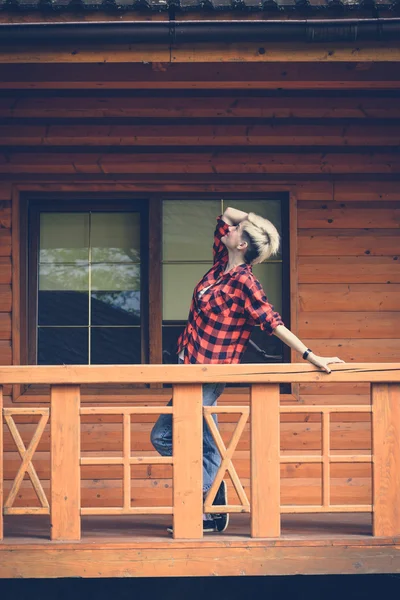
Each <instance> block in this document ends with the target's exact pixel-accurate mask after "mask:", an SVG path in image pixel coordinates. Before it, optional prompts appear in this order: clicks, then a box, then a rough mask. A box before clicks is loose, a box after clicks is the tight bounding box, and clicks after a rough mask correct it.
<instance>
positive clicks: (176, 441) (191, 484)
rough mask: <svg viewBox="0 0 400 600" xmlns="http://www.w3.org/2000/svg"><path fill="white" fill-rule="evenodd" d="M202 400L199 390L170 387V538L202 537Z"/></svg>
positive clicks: (177, 386)
mask: <svg viewBox="0 0 400 600" xmlns="http://www.w3.org/2000/svg"><path fill="white" fill-rule="evenodd" d="M202 407H203V398H202V386H201V384H196V385H192V384H191V385H186V384H185V385H174V393H173V459H174V467H173V473H174V483H173V487H174V491H173V494H174V537H175V538H181V539H188V538H200V537H202V535H203V523H202V519H203V516H202V515H203V489H202V487H203V486H202V481H203V465H202V463H203V460H202V458H203V452H202V449H203V408H202Z"/></svg>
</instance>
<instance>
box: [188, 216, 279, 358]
mask: <svg viewBox="0 0 400 600" xmlns="http://www.w3.org/2000/svg"><path fill="white" fill-rule="evenodd" d="M228 228H229V225H227V224H226V223H225V222H224V221H223V220H222V218H221V217H218V218H217V227H216V230H215V234H214V246H213V254H214V264H213V266H212V267H211V269H210V270H209V271H208V272H207V273H206V274H205V275H204V277H203V279H202V280H201V281H200V282H199V283H198V284H197V286H196V287H195V289H194V292H193V297H192V302H191V305H190V312H189V318H188V322H187V325H186V327H185V330H184V331H183V333H182V334H181V335H180V337H179V339H178V353H180V352H181V351H182V350H183V351H184V363H185V364H190V363H192V364H193V363H201V364H203V363H213V364H231V363H239V362H240V359H241V357H242V355H243V353H244V351H245V350H246V346H247V343H248V340H249V338H250V334H251V330H252V329H253V326H254V325H260V327H261V329H262V330H264V331H265V332H266V333H267V334H269V335H271V334H272V333H273V331H274V329H275V328H276V327H278V325H283V321H282V319H281V317H280V315H279V314H278V313H277V312H275V310H274V307H273V306H272V305H271V304H270V303H269V302H268V300H267V296H266V295H265V292H264V290H263V288H262V287H261V284H260V282H259V281H258V280H257V279H256V277H255V276H254V274H253V271H252V268H251V265H246V264H242V265H238V266H236V267H235V268H234V269H232V270H231V271H229V272H228V273H224V269H225V267H226V264H227V262H228V251H227V249H226V247H225V246H224V244H223V243H222V242H221V238H222V237H223V236H224V235H225V234H226V233H227V232H228ZM208 286H211V287H210V288H209V289H207V290H206V291H205V292H204V293H203V294H201V295H200V297H199V292H201V291H202V290H203V289H204V288H207V287H208Z"/></svg>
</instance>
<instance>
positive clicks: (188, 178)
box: [0, 86, 400, 506]
mask: <svg viewBox="0 0 400 600" xmlns="http://www.w3.org/2000/svg"><path fill="white" fill-rule="evenodd" d="M371 87H373V86H371ZM399 99H400V95H399V94H398V93H397V92H393V91H387V90H378V91H371V90H361V91H360V90H354V91H353V92H350V91H348V90H343V91H338V90H336V91H330V92H326V91H318V90H314V91H311V90H309V91H307V90H302V91H300V92H299V91H286V92H277V91H271V92H263V93H261V92H260V91H258V92H257V93H256V92H254V91H253V92H250V93H249V95H247V96H246V94H245V92H244V91H243V90H241V91H239V92H236V93H235V90H230V91H229V90H228V91H227V90H225V91H218V90H209V91H202V92H201V93H197V94H196V92H189V91H179V90H175V91H169V92H168V93H164V94H163V93H162V92H159V93H157V92H154V93H153V92H151V91H150V92H149V91H148V92H147V93H146V94H145V93H144V92H143V93H141V94H138V93H136V92H131V93H126V91H125V92H118V91H115V90H114V91H113V92H101V93H98V92H94V91H90V90H86V91H85V92H84V93H80V92H77V91H76V92H71V91H68V92H58V91H57V90H56V89H51V90H38V91H36V92H24V91H23V90H21V91H20V92H19V93H18V94H17V93H15V92H11V91H8V92H7V93H4V95H2V96H0V137H1V149H0V178H1V179H0V201H1V204H0V362H1V363H2V364H11V362H12V348H11V311H12V290H11V281H12V256H11V247H12V246H11V202H12V197H14V198H15V197H16V196H17V194H18V193H19V192H20V191H21V190H22V191H23V190H25V191H27V190H32V191H37V192H40V191H43V192H48V191H53V192H55V193H56V192H59V191H64V192H71V193H74V192H78V191H82V192H91V191H95V192H109V193H110V195H112V194H113V193H116V192H132V193H137V192H142V193H143V196H144V197H145V196H146V195H149V194H151V193H154V194H156V195H162V194H163V193H166V192H172V193H175V192H176V193H179V192H184V193H186V194H187V195H188V197H190V195H195V194H207V193H209V192H219V193H221V194H223V195H224V197H225V198H226V197H228V196H229V194H232V193H234V194H242V195H245V194H246V195H247V194H251V193H253V192H257V193H262V191H265V190H268V191H273V190H287V191H289V192H290V193H291V195H292V200H293V202H292V206H293V207H295V208H296V210H293V211H292V215H291V240H292V277H293V282H292V283H293V284H294V285H293V288H292V314H293V330H294V331H295V332H296V333H298V335H299V336H300V337H301V338H302V339H303V341H304V342H305V343H306V344H307V345H308V346H310V347H311V348H312V349H313V350H314V351H315V352H317V353H320V354H324V355H335V356H336V355H338V356H340V357H341V358H343V359H344V360H346V361H349V362H351V361H357V362H360V361H374V362H379V361H398V360H399V356H400V333H399V332H400V258H398V256H399V252H400V243H399V241H400V237H399V226H400V184H399V174H400V155H399V153H398V145H399V131H400V130H399V125H398V123H399V118H400V102H399ZM14 302H16V298H15V297H14ZM15 305H16V304H15ZM297 358H298V360H301V359H300V358H299V357H297ZM326 381H327V383H326V384H323V385H322V384H321V385H303V386H300V389H299V400H300V401H301V402H303V403H304V404H305V414H304V415H285V416H283V417H282V426H281V427H282V430H281V434H282V449H283V450H285V451H288V450H299V449H302V450H318V449H319V448H320V443H321V441H320V440H321V425H320V423H319V418H318V416H317V415H310V414H307V411H306V408H307V406H306V405H307V404H310V403H311V404H314V403H338V402H340V403H348V404H355V403H364V402H368V388H367V386H365V385H355V386H347V385H341V386H338V385H335V386H332V385H329V377H328V376H326ZM160 394H162V392H161V391H157V390H150V391H149V392H141V395H138V396H137V398H136V399H137V401H143V400H146V401H147V402H149V403H156V402H160V401H161V402H163V401H164V400H165V399H166V398H167V396H166V395H165V393H164V395H163V396H162V395H161V396H160ZM246 397H247V396H246V393H245V392H243V391H242V392H241V393H237V392H234V391H232V392H229V393H226V394H225V395H224V397H223V401H226V402H228V403H231V402H232V401H235V402H237V403H240V402H244V401H246ZM160 398H161V400H160ZM41 399H42V400H43V398H42V397H41ZM91 399H92V400H93V401H95V395H94V396H93V397H91ZM11 403H12V400H11V396H10V390H9V389H8V390H6V406H7V405H10V404H11ZM19 405H22V404H19ZM83 421H84V422H83V431H82V450H83V451H94V452H99V451H107V452H108V453H111V452H113V453H119V452H120V451H121V449H122V427H121V424H120V423H119V422H118V418H114V417H101V418H100V417H99V418H97V417H85V418H84V419H83ZM151 421H152V418H150V417H149V418H145V417H141V418H140V421H138V420H136V422H134V423H133V425H132V441H133V448H134V450H135V452H138V453H139V454H140V453H142V452H146V453H147V452H150V451H151V446H150V441H149V433H150V429H151V426H152V423H151ZM332 421H333V423H332V437H331V443H332V448H333V449H334V450H340V449H345V450H349V449H354V450H357V453H361V452H363V451H366V452H367V451H369V450H370V447H371V428H370V420H369V417H368V415H363V414H360V415H355V414H344V415H337V416H336V417H335V416H334V417H333V418H332ZM33 422H34V419H33V418H32V419H30V418H25V419H24V421H23V422H22V421H21V423H20V425H19V427H20V430H21V432H22V437H23V439H24V442H25V444H27V443H28V442H29V440H30V438H31V436H32V433H33V429H34V425H33ZM233 429H234V422H233V421H232V417H231V416H226V417H225V418H224V417H223V418H222V419H221V430H222V431H223V435H224V438H225V441H227V440H228V439H229V438H230V436H231V435H232V431H233ZM48 436H49V432H48V431H46V433H45V435H44V437H43V439H42V441H41V443H40V445H39V448H38V452H37V455H36V459H35V461H34V464H35V466H36V468H37V471H38V474H39V477H41V479H43V480H45V488H46V489H47V490H48V489H49V482H48V477H49V453H48V452H49V439H48ZM5 445H6V446H5V452H6V454H5V457H6V461H5V468H6V479H7V480H8V481H7V482H6V489H9V488H10V486H11V480H12V479H13V478H14V476H15V473H16V471H17V469H18V465H19V457H18V454H17V452H16V448H15V446H14V444H13V442H12V440H11V438H10V435H9V432H8V431H5ZM235 464H236V465H237V468H238V471H239V475H240V476H241V477H242V479H243V480H244V482H245V483H246V485H247V486H248V473H249V470H248V469H249V430H248V429H246V431H245V434H244V437H243V439H242V440H241V442H240V443H239V448H238V452H237V453H236V461H235ZM331 471H332V482H333V488H332V500H333V501H334V502H338V503H346V502H349V503H350V502H351V503H361V502H366V503H367V502H369V501H370V494H371V487H370V477H371V468H370V466H369V465H368V464H357V465H355V466H351V465H348V464H339V465H333V466H332V469H331ZM121 475H122V471H121V469H120V468H119V467H85V468H83V469H82V477H83V483H82V486H83V489H82V499H83V505H84V506H88V505H91V506H94V505H113V504H114V505H116V504H120V502H121V498H122V485H121V479H120V478H121ZM170 475H171V474H170V470H169V467H164V466H162V467H160V466H149V467H147V466H138V467H133V469H132V498H133V500H132V505H139V504H141V505H143V504H145V503H146V502H148V503H149V504H163V505H165V504H167V503H168V501H169V499H170V498H171V480H170ZM282 475H283V484H282V500H283V502H285V503H291V504H295V503H296V502H297V503H303V502H304V503H313V502H316V503H318V502H319V501H320V499H321V490H320V467H319V466H318V465H311V464H296V465H284V466H282ZM17 503H18V504H19V505H24V504H27V505H34V504H35V494H34V492H33V490H32V486H31V484H30V482H29V481H28V480H27V479H26V480H25V481H24V484H23V487H22V491H21V493H20V495H19V497H18V500H17Z"/></svg>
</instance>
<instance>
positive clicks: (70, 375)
mask: <svg viewBox="0 0 400 600" xmlns="http://www.w3.org/2000/svg"><path fill="white" fill-rule="evenodd" d="M211 382H212V383H249V384H250V383H317V382H318V383H321V382H326V383H328V382H329V383H374V382H377V383H399V382H400V363H354V364H348V363H345V364H338V365H332V373H330V374H329V375H328V374H327V373H324V372H322V371H321V370H320V369H317V368H316V367H314V366H312V365H310V364H309V363H305V362H301V363H291V364H279V365H265V364H261V365H260V364H246V365H244V364H241V365H102V366H83V365H78V366H75V365H65V366H60V367H58V366H56V367H55V366H12V367H0V385H6V384H22V385H23V384H26V385H29V384H46V385H48V384H50V385H62V384H66V385H80V384H118V383H127V384H132V383H187V384H193V383H211Z"/></svg>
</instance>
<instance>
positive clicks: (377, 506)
mask: <svg viewBox="0 0 400 600" xmlns="http://www.w3.org/2000/svg"><path fill="white" fill-rule="evenodd" d="M372 408H373V421H372V449H373V460H374V463H373V464H374V467H373V477H372V481H373V533H374V535H375V536H381V537H383V536H399V535H400V385H398V384H381V383H379V384H373V385H372Z"/></svg>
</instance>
